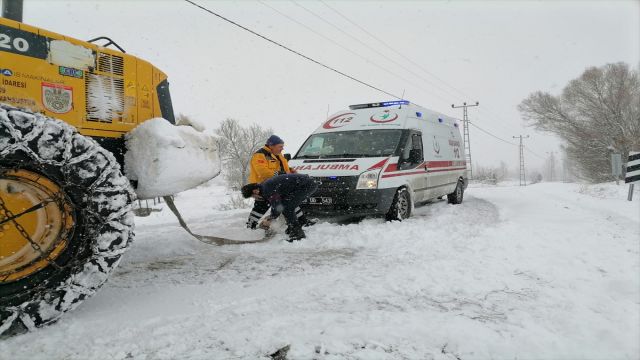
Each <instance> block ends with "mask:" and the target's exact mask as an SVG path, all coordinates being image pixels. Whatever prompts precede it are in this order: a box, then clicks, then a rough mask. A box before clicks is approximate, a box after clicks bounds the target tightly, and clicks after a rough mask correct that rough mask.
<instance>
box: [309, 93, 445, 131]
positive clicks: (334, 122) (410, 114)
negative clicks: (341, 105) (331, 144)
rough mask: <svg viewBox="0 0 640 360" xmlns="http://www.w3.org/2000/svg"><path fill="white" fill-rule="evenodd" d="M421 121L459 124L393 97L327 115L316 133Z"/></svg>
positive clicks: (408, 125) (403, 125) (400, 126)
mask: <svg viewBox="0 0 640 360" xmlns="http://www.w3.org/2000/svg"><path fill="white" fill-rule="evenodd" d="M420 121H424V122H425V123H429V122H431V123H434V124H445V125H449V126H453V127H457V126H458V120H456V119H454V118H452V117H450V116H447V115H444V114H441V113H438V112H436V111H433V110H429V109H427V108H424V107H422V106H419V105H416V104H412V103H411V102H409V101H407V100H396V101H385V102H378V103H368V104H358V105H351V106H349V110H342V111H338V112H336V113H334V114H333V115H331V116H329V118H328V119H327V120H325V121H324V122H323V123H322V125H320V127H318V128H317V129H316V131H315V133H325V132H333V131H353V130H374V129H406V128H412V127H417V126H419V124H420Z"/></svg>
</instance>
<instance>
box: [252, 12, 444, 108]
mask: <svg viewBox="0 0 640 360" xmlns="http://www.w3.org/2000/svg"><path fill="white" fill-rule="evenodd" d="M258 2H259V3H260V4H262V5H264V6H266V7H268V8H270V9H271V10H273V11H275V12H276V13H278V14H279V15H281V16H283V17H285V18H287V19H288V20H290V21H292V22H294V23H296V24H298V25H300V26H302V27H304V28H305V29H307V30H309V31H310V32H312V33H314V34H316V35H317V36H319V37H321V38H323V39H325V40H327V41H329V42H331V43H332V44H334V45H336V46H338V47H339V48H341V49H343V50H345V51H347V52H349V53H351V54H353V55H354V56H356V57H359V58H360V59H362V60H364V61H365V62H367V63H369V64H371V65H373V66H375V67H377V68H378V69H380V70H382V71H384V72H386V73H388V74H390V75H392V76H395V77H396V78H398V79H400V80H402V81H404V82H406V83H408V84H411V85H413V86H414V87H416V88H417V89H419V90H422V91H424V92H426V93H429V94H431V95H433V96H435V97H438V98H440V99H441V100H443V101H448V100H447V99H445V98H443V97H442V96H440V95H438V94H437V93H434V92H432V91H430V90H428V89H425V88H423V87H422V86H420V85H419V84H416V83H415V82H413V81H411V80H409V79H407V78H405V77H403V76H401V75H399V74H397V73H395V72H393V71H391V70H389V69H387V68H386V67H384V66H380V65H378V64H377V63H375V62H373V61H371V60H370V59H368V58H366V57H365V56H363V55H361V54H359V53H357V52H356V51H354V50H352V49H350V48H348V47H347V46H344V45H342V44H340V43H338V42H336V41H335V40H333V39H331V38H330V37H328V36H326V35H324V34H321V33H320V32H318V31H316V30H314V29H313V28H311V27H310V26H308V25H306V24H304V23H302V22H300V21H298V20H296V19H294V18H293V17H291V16H289V15H287V14H285V13H283V12H282V11H280V10H278V9H276V8H274V7H273V6H271V5H269V4H267V3H266V2H264V1H262V0H258ZM296 5H298V4H296ZM298 6H299V7H301V8H303V9H305V10H307V9H306V8H304V7H303V6H301V5H298ZM307 11H309V10H307ZM309 12H310V11H309ZM314 15H315V14H314Z"/></svg>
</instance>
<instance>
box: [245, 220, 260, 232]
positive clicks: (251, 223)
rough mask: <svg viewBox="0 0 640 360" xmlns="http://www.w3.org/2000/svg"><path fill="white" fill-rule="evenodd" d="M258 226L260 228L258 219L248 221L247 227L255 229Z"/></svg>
mask: <svg viewBox="0 0 640 360" xmlns="http://www.w3.org/2000/svg"><path fill="white" fill-rule="evenodd" d="M257 228H258V222H257V221H252V220H248V221H247V229H251V230H255V229H257Z"/></svg>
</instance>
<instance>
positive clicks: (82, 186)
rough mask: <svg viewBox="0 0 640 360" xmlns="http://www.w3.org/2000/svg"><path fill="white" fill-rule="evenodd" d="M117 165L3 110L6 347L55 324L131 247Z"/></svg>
mask: <svg viewBox="0 0 640 360" xmlns="http://www.w3.org/2000/svg"><path fill="white" fill-rule="evenodd" d="M134 200H135V194H134V192H133V191H132V189H131V186H130V184H129V181H128V180H127V178H125V177H124V176H123V175H122V173H121V171H120V166H119V165H118V163H117V161H116V159H115V158H114V157H113V155H112V154H111V153H110V152H108V151H107V150H105V149H103V148H102V147H100V146H99V145H98V143H96V142H95V141H94V140H92V139H90V138H88V137H85V136H83V135H81V134H79V133H78V132H77V131H76V130H75V128H73V127H72V126H70V125H68V124H66V123H64V122H62V121H59V120H55V119H52V118H48V117H45V116H43V115H40V114H33V113H30V112H28V111H25V110H21V109H17V108H13V107H11V106H8V105H4V104H0V337H2V336H8V335H12V334H16V333H21V332H25V331H29V330H32V329H34V328H37V327H40V326H43V325H47V324H50V323H52V322H55V321H56V320H57V319H58V318H59V317H60V316H61V315H62V314H63V313H64V312H66V311H69V310H72V309H73V308H75V307H77V306H78V305H79V304H80V303H81V302H82V301H83V300H84V299H86V298H87V297H89V296H91V295H92V294H93V293H95V292H96V290H97V289H98V288H99V287H100V286H101V285H102V284H103V283H104V282H105V281H106V280H107V277H108V276H109V273H110V272H111V271H112V270H113V269H114V268H115V267H116V265H117V264H118V262H119V261H120V257H121V256H122V254H123V253H124V251H125V250H126V249H127V247H128V246H129V244H130V243H131V240H132V238H133V219H134V216H133V212H132V211H131V210H132V203H133V201H134Z"/></svg>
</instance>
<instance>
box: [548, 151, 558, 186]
mask: <svg viewBox="0 0 640 360" xmlns="http://www.w3.org/2000/svg"><path fill="white" fill-rule="evenodd" d="M546 153H547V154H549V160H547V161H548V163H547V175H548V177H549V179H548V180H549V181H553V180H555V178H556V158H555V156H554V155H555V153H556V152H555V151H547V152H546Z"/></svg>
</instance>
